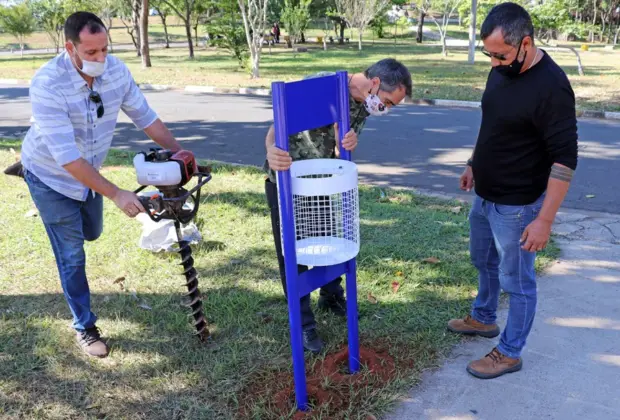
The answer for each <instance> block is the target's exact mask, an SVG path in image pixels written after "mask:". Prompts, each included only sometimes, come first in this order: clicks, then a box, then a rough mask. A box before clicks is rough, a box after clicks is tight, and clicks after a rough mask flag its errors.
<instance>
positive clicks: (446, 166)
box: [0, 86, 620, 213]
mask: <svg viewBox="0 0 620 420" xmlns="http://www.w3.org/2000/svg"><path fill="white" fill-rule="evenodd" d="M146 96H147V98H148V100H149V102H150V104H151V106H152V107H153V108H154V109H155V110H156V111H157V112H158V113H159V115H160V117H161V118H162V119H163V120H164V121H165V122H166V123H167V125H168V126H169V127H170V129H171V130H172V132H173V133H174V134H175V135H176V136H177V138H179V139H180V140H181V141H183V142H184V143H186V145H187V147H188V148H190V149H191V150H193V151H194V152H195V153H196V154H197V156H198V157H200V158H208V159H215V160H221V161H227V162H234V163H243V164H251V165H262V163H263V161H264V156H265V151H264V138H265V133H266V131H267V129H268V127H269V124H270V120H271V118H272V113H271V101H270V98H269V97H251V96H240V95H214V94H200V93H185V92H170V91H167V92H163V91H152V92H147V93H146ZM29 118H30V106H29V101H28V89H27V88H23V87H2V86H0V136H3V135H4V136H7V135H19V134H20V133H24V132H25V131H26V130H27V129H28V127H29ZM479 123H480V111H479V110H476V109H455V108H441V107H422V106H412V105H403V106H400V107H397V108H396V109H394V110H393V112H391V113H390V114H388V115H387V116H385V117H374V118H372V117H371V118H370V119H369V121H368V123H367V126H366V129H365V131H364V133H363V134H362V136H361V138H360V145H359V146H358V149H357V151H356V152H355V153H354V160H355V162H356V163H358V165H359V169H360V177H361V179H362V181H364V182H369V183H373V184H377V185H386V186H387V185H389V186H394V187H409V188H417V189H422V190H432V191H437V192H442V193H447V194H461V193H462V192H461V191H460V190H459V189H458V178H459V176H460V174H461V172H462V170H463V168H464V162H465V160H466V159H467V157H468V156H469V155H470V153H471V150H472V148H473V145H474V143H475V141H476V136H477V133H478V126H479ZM579 135H580V150H579V153H580V158H579V167H578V170H577V172H576V174H575V178H574V181H573V184H572V185H571V188H570V190H569V193H568V196H567V198H566V200H565V203H564V207H566V208H579V209H584V210H590V211H604V212H610V213H620V193H619V192H618V189H617V188H615V187H614V188H611V187H612V186H613V182H615V181H614V180H620V164H619V162H618V161H619V160H620V122H613V121H607V120H587V119H582V120H580V121H579ZM152 145H153V143H152V142H151V141H150V140H148V138H147V137H146V135H144V133H142V132H139V131H138V130H136V129H135V127H134V126H133V124H131V122H130V121H129V119H127V118H126V117H125V115H121V118H120V120H119V124H118V127H117V136H116V138H115V143H114V146H115V147H122V148H128V149H131V150H144V149H148V147H150V146H152ZM612 181H613V182H612ZM590 195H594V197H592V198H587V196H590Z"/></svg>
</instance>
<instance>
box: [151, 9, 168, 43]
mask: <svg viewBox="0 0 620 420" xmlns="http://www.w3.org/2000/svg"><path fill="white" fill-rule="evenodd" d="M151 6H152V7H153V9H155V11H156V12H157V14H158V15H159V18H160V19H161V24H162V25H163V27H164V39H165V43H166V48H170V36H169V35H168V22H167V21H166V19H168V16H169V15H170V7H168V5H167V4H166V3H164V2H163V1H161V0H156V1H151Z"/></svg>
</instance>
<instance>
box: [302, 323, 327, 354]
mask: <svg viewBox="0 0 620 420" xmlns="http://www.w3.org/2000/svg"><path fill="white" fill-rule="evenodd" d="M302 337H303V342H304V348H305V349H306V350H308V351H311V352H312V353H314V354H319V353H320V352H321V350H323V342H322V341H321V338H320V337H319V334H318V333H317V332H316V328H311V329H309V330H305V331H304V332H303V333H302Z"/></svg>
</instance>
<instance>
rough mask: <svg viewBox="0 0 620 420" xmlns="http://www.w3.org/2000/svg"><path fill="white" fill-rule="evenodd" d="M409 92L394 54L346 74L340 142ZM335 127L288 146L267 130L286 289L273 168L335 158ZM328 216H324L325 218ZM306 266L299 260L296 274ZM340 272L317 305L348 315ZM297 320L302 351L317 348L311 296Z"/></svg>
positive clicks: (269, 184)
mask: <svg viewBox="0 0 620 420" xmlns="http://www.w3.org/2000/svg"><path fill="white" fill-rule="evenodd" d="M327 74H333V73H318V74H316V75H312V76H309V77H320V76H324V75H327ZM405 96H406V97H410V96H411V75H410V74H409V71H408V70H407V68H406V67H405V66H404V65H403V64H401V63H399V62H398V61H396V60H393V59H384V60H381V61H379V62H377V63H375V64H373V65H372V66H370V67H369V68H368V69H366V71H364V72H363V73H356V74H353V75H350V76H349V116H350V120H351V130H350V131H349V132H348V133H347V134H346V135H345V137H344V139H343V141H342V144H343V147H344V148H345V149H346V150H349V151H353V150H354V149H355V147H356V146H357V138H358V135H360V133H361V132H362V129H363V128H364V125H365V123H366V118H368V116H369V115H383V114H385V113H387V111H388V110H389V108H391V107H392V106H395V105H397V104H399V103H401V102H402V100H403V99H404V98H405ZM336 133H337V127H335V126H333V125H329V126H325V127H321V128H317V129H314V130H309V131H303V132H301V133H298V134H295V135H293V136H290V137H289V151H288V152H286V151H284V150H282V149H279V148H278V147H276V146H275V132H274V128H273V126H272V127H271V128H270V129H269V132H268V133H267V138H266V141H265V146H266V149H267V159H266V161H265V165H264V169H265V171H266V172H267V174H268V176H267V179H266V180H265V193H266V195H267V202H268V203H269V207H270V210H271V225H272V230H273V237H274V241H275V246H276V254H277V257H278V265H279V268H280V278H281V280H282V287H283V288H284V293H285V294H286V276H285V269H284V257H283V256H282V244H281V240H280V211H279V208H278V191H277V184H276V171H285V170H287V169H288V168H289V167H290V166H291V163H292V162H293V161H296V160H304V159H317V158H335V157H338V156H339V151H338V147H337V141H336ZM328 218H329V216H327V217H326V218H325V219H328ZM307 269H308V267H306V266H303V265H299V266H298V270H299V272H300V273H302V272H304V271H306V270H307ZM341 281H342V279H341V278H340V277H338V278H336V279H334V280H333V281H332V282H330V283H328V284H326V285H325V286H323V287H322V288H321V290H320V297H319V309H323V310H329V311H332V312H333V313H335V314H336V315H339V316H346V300H345V298H344V290H343V288H342V286H341V284H340V283H341ZM300 304H301V323H302V329H303V344H304V348H305V349H306V350H310V351H312V352H313V353H319V352H320V351H321V350H322V348H323V342H322V341H321V339H320V338H319V336H318V333H317V331H316V322H315V319H314V314H313V312H312V309H311V308H310V295H306V296H304V297H303V298H301V301H300Z"/></svg>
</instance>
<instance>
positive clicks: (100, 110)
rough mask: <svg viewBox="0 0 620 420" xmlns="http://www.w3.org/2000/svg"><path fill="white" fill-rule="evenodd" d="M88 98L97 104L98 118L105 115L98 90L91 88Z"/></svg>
mask: <svg viewBox="0 0 620 420" xmlns="http://www.w3.org/2000/svg"><path fill="white" fill-rule="evenodd" d="M88 99H90V100H91V101H93V103H94V104H96V105H97V118H101V117H103V112H104V109H103V101H102V100H101V96H100V95H99V94H98V93H97V92H95V91H93V90H91V91H90V95H88Z"/></svg>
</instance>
